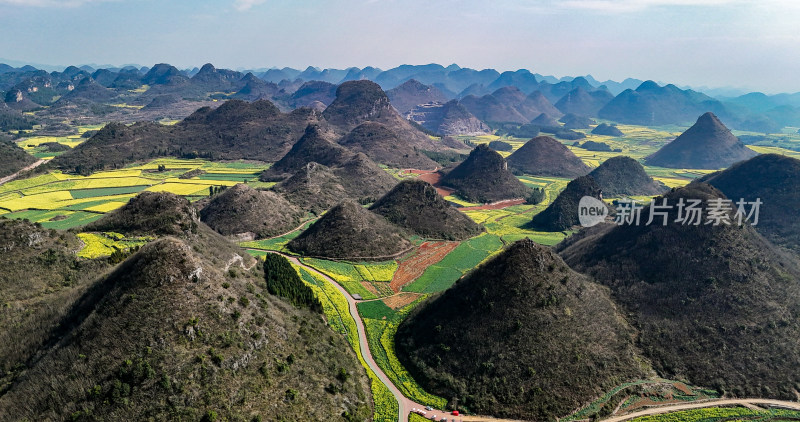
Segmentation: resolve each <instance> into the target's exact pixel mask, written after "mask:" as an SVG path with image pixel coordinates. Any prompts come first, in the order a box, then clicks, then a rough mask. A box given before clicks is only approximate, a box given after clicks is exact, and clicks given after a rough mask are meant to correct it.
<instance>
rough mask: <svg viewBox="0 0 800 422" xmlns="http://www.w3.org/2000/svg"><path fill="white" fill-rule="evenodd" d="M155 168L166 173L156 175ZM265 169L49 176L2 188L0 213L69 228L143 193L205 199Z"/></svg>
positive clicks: (162, 162)
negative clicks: (194, 172) (213, 191)
mask: <svg viewBox="0 0 800 422" xmlns="http://www.w3.org/2000/svg"><path fill="white" fill-rule="evenodd" d="M42 142H49V141H48V140H42ZM159 166H163V167H164V168H165V170H164V171H158V169H159ZM268 167H269V166H268V165H265V164H258V163H250V162H231V163H212V162H208V161H204V160H179V159H157V160H153V161H151V162H148V163H146V164H142V165H138V166H132V167H128V168H125V169H119V170H109V171H101V172H97V173H93V174H91V175H89V176H77V175H72V174H65V173H61V172H58V171H52V172H49V173H46V174H42V175H39V176H35V177H32V178H29V179H24V180H15V181H12V182H9V183H6V184H4V185H2V186H0V212H3V214H4V215H5V216H6V217H7V218H19V219H22V218H27V219H29V220H30V221H34V222H38V223H41V224H42V225H43V226H44V227H48V228H56V229H69V228H72V227H77V226H81V225H84V224H87V223H89V222H91V221H94V220H97V219H98V218H100V217H102V215H103V214H105V213H107V212H111V211H113V210H115V209H117V208H119V207H121V206H123V205H125V204H126V203H127V202H128V200H129V199H130V198H132V197H133V196H135V195H136V194H138V193H139V192H142V191H144V190H148V191H154V192H172V193H175V194H178V195H183V196H187V197H189V198H190V199H197V198H201V197H206V196H208V195H209V193H210V188H211V187H217V186H233V185H235V184H237V183H241V182H242V181H244V180H255V179H257V177H258V174H259V173H260V172H261V171H263V170H264V169H266V168H268ZM194 170H200V171H199V172H197V173H200V175H199V176H193V177H187V178H181V176H182V175H184V174H186V173H187V172H190V171H194ZM190 176H191V174H190ZM240 179H241V180H240Z"/></svg>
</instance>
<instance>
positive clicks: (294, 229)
mask: <svg viewBox="0 0 800 422" xmlns="http://www.w3.org/2000/svg"><path fill="white" fill-rule="evenodd" d="M316 220H317V219H316V218H312V219H310V220H305V221H303V222H302V223H300V225H299V226H297V227H295V228H293V229H291V230H289V231H288V232H286V233H283V234H279V235H277V236H272V237H266V238H264V239H260V240H269V239H276V238H278V237H281V236H286V235H287V234H289V233H294V232H296V231H298V230H300V229H302V228H303V226H305V225H306V224H308V222H309V221H316Z"/></svg>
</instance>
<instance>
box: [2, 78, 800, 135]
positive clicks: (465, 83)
mask: <svg viewBox="0 0 800 422" xmlns="http://www.w3.org/2000/svg"><path fill="white" fill-rule="evenodd" d="M88 78H91V79H93V80H94V81H95V82H96V83H97V88H92V89H91V91H92V92H93V93H92V94H89V95H88V96H89V97H90V100H91V101H90V102H88V103H87V102H86V101H77V102H76V101H75V100H74V99H73V100H70V101H68V99H69V97H75V96H76V95H77V94H73V93H72V91H73V90H77V88H78V86H79V84H80V83H81V82H82V81H83V80H85V79H88ZM360 80H369V81H372V82H375V83H376V84H378V85H379V86H380V87H381V88H382V89H383V90H386V91H388V92H390V97H391V100H392V104H393V105H394V106H395V107H396V108H397V109H398V110H399V111H400V112H401V113H406V112H409V111H411V110H412V109H413V108H414V107H417V106H420V105H421V104H426V103H445V102H447V101H448V100H453V99H455V100H458V101H461V102H462V105H464V106H465V107H466V108H467V109H468V110H469V111H470V112H471V113H472V114H474V115H475V116H477V118H478V119H480V120H481V121H483V123H489V122H502V121H513V122H518V123H527V122H528V121H530V120H531V119H533V118H535V117H536V115H538V114H539V113H546V114H547V115H549V116H551V117H555V118H558V117H560V113H573V114H576V115H583V116H588V117H600V118H604V119H609V120H613V121H618V122H620V123H628V124H637V125H665V124H678V125H682V124H686V123H688V122H690V121H691V119H692V116H695V115H699V114H701V113H704V112H707V111H711V112H713V113H715V114H716V115H718V116H720V117H721V118H723V119H725V121H726V122H728V124H729V125H730V126H731V127H732V128H734V129H739V130H747V131H756V132H764V133H777V132H779V130H780V129H781V128H782V127H785V126H800V93H792V94H790V93H787V94H777V95H765V94H763V93H758V92H753V93H748V94H745V95H741V96H738V97H733V96H728V97H722V96H720V97H713V96H710V95H708V94H713V93H715V92H717V91H713V92H712V91H708V92H707V93H703V92H698V91H695V90H692V89H684V88H680V87H678V86H676V85H673V84H664V85H663V86H662V85H661V84H659V83H656V82H654V81H641V80H638V79H630V78H629V79H625V80H623V81H621V82H616V81H611V80H606V81H602V82H601V81H598V80H596V79H595V78H593V77H592V76H591V75H586V76H577V77H562V78H556V77H553V76H545V75H541V74H538V73H533V72H531V71H530V70H527V69H519V70H515V71H505V72H499V71H497V70H494V69H483V70H476V69H470V68H462V67H460V66H457V65H450V66H446V67H445V66H442V65H438V64H427V65H401V66H398V67H395V68H392V69H387V70H382V69H378V68H375V67H365V68H357V67H350V68H346V69H320V68H316V67H313V66H309V67H307V68H306V69H304V70H300V69H292V68H282V69H277V68H273V69H266V70H264V69H260V70H250V71H248V70H242V71H234V70H228V69H221V68H216V67H214V66H213V65H212V64H211V63H206V64H204V65H203V66H202V67H200V68H197V67H195V68H193V69H185V70H181V69H178V68H177V67H175V66H172V65H170V64H168V63H158V64H155V65H153V66H152V67H140V68H139V67H135V66H125V67H106V68H103V67H100V68H96V67H92V66H82V67H76V66H69V67H67V68H65V69H63V70H55V71H52V72H49V73H48V72H47V71H45V70H39V69H37V68H35V67H33V66H24V67H19V68H17V67H13V66H8V65H1V66H0V92H2V93H4V98H3V100H4V102H5V103H6V104H7V105H9V106H10V107H12V108H15V109H17V110H20V111H31V110H37V111H38V112H39V114H42V115H47V116H52V117H53V118H54V119H55V118H57V117H58V116H61V115H63V114H64V113H66V114H69V113H70V107H73V108H74V106H75V104H76V103H78V104H80V112H81V113H83V114H87V115H90V116H93V117H95V118H99V117H102V116H104V115H106V114H108V113H114V114H115V115H119V116H123V117H124V116H131V117H129V118H130V119H131V120H130V121H133V120H134V119H135V117H133V116H140V115H144V116H158V115H159V114H158V113H157V111H156V110H154V109H153V108H150V109H147V110H145V111H142V112H135V111H132V110H131V109H127V110H126V109H124V108H123V109H122V110H120V109H114V108H109V107H105V108H102V107H96V106H95V107H91V106H89V104H104V105H111V104H129V105H134V106H146V105H148V104H150V102H152V101H153V99H154V98H156V97H159V96H163V95H174V96H177V97H178V98H180V101H181V102H186V101H189V102H197V101H211V100H214V99H230V98H239V99H245V100H249V101H253V100H257V99H268V100H270V101H273V102H274V103H275V104H276V105H278V106H279V108H280V109H281V110H283V111H288V110H290V109H293V108H297V107H312V108H314V109H317V110H319V111H322V110H323V109H324V108H325V107H326V106H328V105H329V104H330V103H331V102H333V100H334V98H335V92H336V90H337V87H338V85H341V84H343V83H346V82H351V81H360ZM105 90H109V91H105ZM498 90H503V91H500V92H499V93H498ZM509 90H511V91H513V90H517V91H518V92H519V93H521V95H522V96H523V97H529V98H527V100H523V99H520V98H515V97H518V96H519V95H518V94H513V93H512V92H507V91H509ZM537 92H538V93H539V94H536V93H537ZM719 92H722V91H719ZM512 94H513V95H512ZM534 94H536V95H534ZM487 95H494V96H497V95H499V96H500V97H501V98H499V99H498V98H491V97H487ZM531 95H534V96H533V97H530V96H531ZM81 96H83V97H86V96H87V93H83V94H81ZM539 96H540V97H539ZM84 99H86V98H84ZM479 99H480V101H479ZM495 100H496V101H495ZM543 100H546V102H547V103H549V104H546V103H545V102H544V101H543ZM523 102H525V104H523ZM54 103H57V104H54ZM52 106H54V107H53V108H52V109H51V110H46V111H43V110H41V108H42V107H52ZM183 106H184V107H185V108H191V105H190V104H187V103H184V104H183ZM550 107H552V109H550ZM145 112H147V113H145ZM190 112H191V110H188V111H181V112H180V115H179V117H185V116H186V115H188V114H189V113H190ZM534 112H535V115H531V114H532V113H534ZM150 118H151V117H147V118H146V119H147V120H149V119H150ZM117 120H119V119H117ZM106 121H107V120H106ZM469 127H470V129H461V130H467V131H469V132H471V133H476V132H477V131H476V130H474V128H475V127H476V126H475V125H474V124H470V125H469Z"/></svg>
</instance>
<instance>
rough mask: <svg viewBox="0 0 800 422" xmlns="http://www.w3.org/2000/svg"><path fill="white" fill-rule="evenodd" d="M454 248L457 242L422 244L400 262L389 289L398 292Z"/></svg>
mask: <svg viewBox="0 0 800 422" xmlns="http://www.w3.org/2000/svg"><path fill="white" fill-rule="evenodd" d="M456 246H458V242H425V243H423V244H422V245H420V247H419V248H417V250H415V251H414V253H413V254H411V256H409V257H408V258H407V259H405V260H403V261H402V262H400V265H399V266H398V268H397V272H395V273H394V277H393V278H392V282H391V283H390V284H389V287H391V288H392V291H394V292H395V293H397V292H399V291H400V289H402V288H403V286H405V285H406V284H408V283H410V282H412V281H414V280H416V279H417V278H419V276H421V275H422V273H423V272H424V271H425V269H426V268H428V267H430V266H431V265H433V264H435V263H437V262H439V261H441V260H442V259H444V257H445V256H446V255H447V254H449V253H450V252H451V251H452V250H453V249H455V248H456Z"/></svg>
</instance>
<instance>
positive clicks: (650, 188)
mask: <svg viewBox="0 0 800 422" xmlns="http://www.w3.org/2000/svg"><path fill="white" fill-rule="evenodd" d="M589 176H591V177H592V178H593V179H594V180H595V181H596V182H597V184H598V186H600V189H602V190H603V196H604V197H607V198H611V197H617V196H636V195H658V194H661V193H664V191H666V190H668V188H667V187H666V186H665V185H664V184H663V183H661V182H656V181H655V180H653V178H652V177H650V176H649V175H648V174H647V173H645V171H644V167H642V165H641V164H639V162H638V161H636V160H634V159H633V158H630V157H624V156H618V157H612V158H609V159H608V160H606V161H604V162H603V164H600V166H599V167H597V168H596V169H594V170H592V172H591V173H589Z"/></svg>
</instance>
